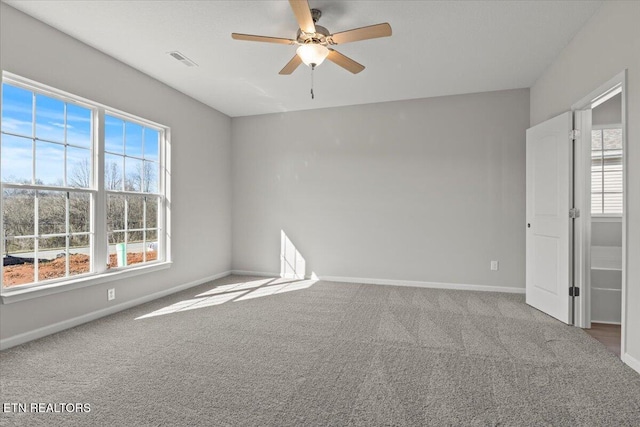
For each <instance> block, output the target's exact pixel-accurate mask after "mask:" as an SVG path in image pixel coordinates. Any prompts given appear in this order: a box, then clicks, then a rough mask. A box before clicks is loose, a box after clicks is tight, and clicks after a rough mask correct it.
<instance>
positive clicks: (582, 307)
mask: <svg viewBox="0 0 640 427" xmlns="http://www.w3.org/2000/svg"><path fill="white" fill-rule="evenodd" d="M618 86H619V87H620V92H621V93H622V123H621V128H622V218H621V221H622V298H621V299H622V301H621V305H622V307H621V340H620V354H623V355H624V354H625V351H626V344H627V328H626V308H627V307H626V304H627V297H626V294H627V289H628V286H629V283H628V282H627V275H626V270H627V267H626V265H627V262H628V259H627V258H628V251H627V241H628V225H627V224H628V218H629V216H628V214H627V212H628V207H627V199H628V192H627V187H628V185H627V176H628V162H627V158H628V156H627V126H628V117H627V114H628V113H627V90H626V86H627V69H624V70H623V71H621V72H620V73H618V74H617V75H615V76H614V77H612V78H611V79H609V80H608V81H607V82H605V83H603V84H602V85H600V86H599V87H598V88H596V89H594V90H593V91H591V92H590V93H589V94H587V95H586V96H585V97H583V98H582V99H580V100H579V101H578V102H576V103H574V104H573V105H572V106H571V110H572V111H574V112H576V113H577V112H578V111H580V110H590V109H592V108H593V107H592V104H593V101H596V100H597V99H598V98H600V97H601V96H602V95H603V94H606V93H609V92H610V91H611V90H612V89H613V88H617V87H618ZM585 152H586V150H585ZM590 154H591V153H589V157H590ZM585 157H586V156H585ZM585 180H586V178H583V181H582V182H583V184H582V185H584V181H585ZM588 181H590V180H588ZM579 190H580V189H579V188H578V191H579ZM582 190H583V191H585V192H586V189H585V188H582ZM590 194H591V193H590V192H589V198H588V199H586V200H585V202H587V201H588V202H589V203H588V204H586V205H585V206H583V209H590V206H591V199H590ZM585 212H587V211H586V210H585ZM583 237H584V239H583V241H582V243H581V244H582V246H583V248H582V249H583V254H588V253H589V248H590V246H591V241H590V240H591V236H590V234H588V235H587V234H584V235H583ZM581 261H582V263H583V268H585V269H587V268H588V269H589V270H590V264H591V260H590V259H589V258H588V257H587V259H584V258H583V259H582V260H581ZM586 277H589V276H586ZM583 285H584V286H586V289H584V290H583V292H582V294H581V296H580V297H579V298H580V299H581V300H582V301H581V303H580V304H578V308H579V310H578V312H577V316H578V317H577V318H579V319H580V320H581V321H580V322H579V323H577V324H576V326H579V327H582V328H585V327H586V328H588V327H590V325H591V318H590V317H591V313H590V307H589V305H590V304H591V298H590V289H589V287H590V283H588V282H587V283H586V284H580V286H583ZM584 286H583V287H584ZM627 356H628V355H627ZM623 357H624V356H623ZM629 357H630V356H629ZM634 360H635V359H634ZM636 362H637V361H636ZM636 366H640V363H638V365H636ZM634 369H635V368H634ZM636 370H637V371H638V372H640V369H636Z"/></svg>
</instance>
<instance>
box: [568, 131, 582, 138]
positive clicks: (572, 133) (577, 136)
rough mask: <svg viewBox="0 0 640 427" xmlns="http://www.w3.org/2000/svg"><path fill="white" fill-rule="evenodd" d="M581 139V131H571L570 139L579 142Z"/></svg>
mask: <svg viewBox="0 0 640 427" xmlns="http://www.w3.org/2000/svg"><path fill="white" fill-rule="evenodd" d="M578 138H580V131H579V130H578V129H572V130H570V131H569V139H572V140H574V141H575V140H577V139H578Z"/></svg>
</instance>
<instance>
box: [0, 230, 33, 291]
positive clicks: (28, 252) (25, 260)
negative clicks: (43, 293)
mask: <svg viewBox="0 0 640 427" xmlns="http://www.w3.org/2000/svg"><path fill="white" fill-rule="evenodd" d="M34 248H35V240H34V239H33V238H31V239H12V240H9V241H7V242H6V246H5V252H6V257H5V259H6V262H7V265H5V266H3V268H2V283H3V286H4V287H5V288H6V287H9V286H16V285H23V284H26V283H33V282H34V279H35V275H34V271H35V270H34V267H33V256H34V254H33V251H34Z"/></svg>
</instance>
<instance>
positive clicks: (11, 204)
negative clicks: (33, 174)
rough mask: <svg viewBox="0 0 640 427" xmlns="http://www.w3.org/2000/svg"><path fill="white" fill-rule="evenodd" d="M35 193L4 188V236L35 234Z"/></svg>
mask: <svg viewBox="0 0 640 427" xmlns="http://www.w3.org/2000/svg"><path fill="white" fill-rule="evenodd" d="M35 196H36V193H35V191H32V190H21V189H13V188H5V189H4V191H3V198H2V215H3V220H4V224H3V229H4V235H5V236H33V235H34V234H35V226H34V223H35Z"/></svg>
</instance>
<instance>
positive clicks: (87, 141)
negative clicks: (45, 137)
mask: <svg viewBox="0 0 640 427" xmlns="http://www.w3.org/2000/svg"><path fill="white" fill-rule="evenodd" d="M67 143H69V144H73V145H80V146H82V147H87V148H89V147H91V110H90V109H88V108H84V107H80V106H79V105H75V104H67Z"/></svg>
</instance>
